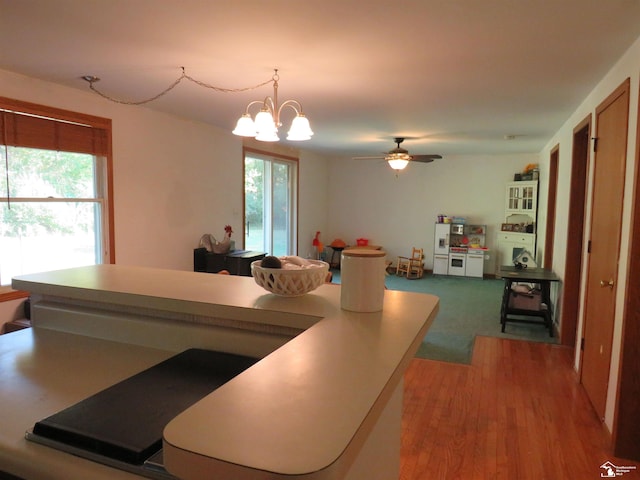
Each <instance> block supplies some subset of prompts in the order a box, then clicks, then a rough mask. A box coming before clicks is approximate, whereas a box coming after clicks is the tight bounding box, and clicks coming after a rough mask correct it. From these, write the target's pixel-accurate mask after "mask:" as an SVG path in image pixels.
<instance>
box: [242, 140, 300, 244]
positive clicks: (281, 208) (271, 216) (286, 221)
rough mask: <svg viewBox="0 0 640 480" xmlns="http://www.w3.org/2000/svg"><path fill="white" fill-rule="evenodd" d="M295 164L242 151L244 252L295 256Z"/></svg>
mask: <svg viewBox="0 0 640 480" xmlns="http://www.w3.org/2000/svg"><path fill="white" fill-rule="evenodd" d="M297 179H298V162H297V161H296V159H293V158H291V157H284V156H280V155H276V154H266V153H265V152H259V151H255V150H251V149H248V148H245V149H244V248H245V249H246V250H255V251H259V252H268V253H269V255H274V256H283V255H295V253H296V245H297V238H296V234H297V226H296V220H297V218H298V216H297V210H298V209H297V205H298V191H297V186H298V180H297Z"/></svg>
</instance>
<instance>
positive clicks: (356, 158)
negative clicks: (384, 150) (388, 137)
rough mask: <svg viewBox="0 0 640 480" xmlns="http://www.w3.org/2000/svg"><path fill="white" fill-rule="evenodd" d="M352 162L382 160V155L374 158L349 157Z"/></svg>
mask: <svg viewBox="0 0 640 480" xmlns="http://www.w3.org/2000/svg"><path fill="white" fill-rule="evenodd" d="M351 159H352V160H384V155H376V156H375V157H351Z"/></svg>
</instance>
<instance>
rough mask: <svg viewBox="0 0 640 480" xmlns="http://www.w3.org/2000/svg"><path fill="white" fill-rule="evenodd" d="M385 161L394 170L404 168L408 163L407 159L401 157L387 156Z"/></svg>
mask: <svg viewBox="0 0 640 480" xmlns="http://www.w3.org/2000/svg"><path fill="white" fill-rule="evenodd" d="M387 163H388V164H389V166H390V167H391V168H393V169H394V170H404V168H405V167H406V166H407V165H408V164H409V160H405V159H402V158H387Z"/></svg>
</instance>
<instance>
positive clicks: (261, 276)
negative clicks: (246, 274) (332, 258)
mask: <svg viewBox="0 0 640 480" xmlns="http://www.w3.org/2000/svg"><path fill="white" fill-rule="evenodd" d="M308 262H309V263H311V264H312V265H313V266H312V267H309V268H301V269H299V270H294V269H285V268H265V267H262V266H261V265H260V264H261V263H262V260H256V261H255V262H252V263H251V274H252V275H253V278H254V280H255V281H256V283H257V284H258V285H260V286H261V287H262V288H264V289H265V290H267V291H269V292H271V293H275V294H276V295H280V296H283V297H298V296H300V295H304V294H305V293H309V292H311V291H312V290H315V289H316V288H318V287H319V286H320V285H322V284H323V283H325V281H326V278H327V272H328V271H329V264H328V263H327V262H322V261H320V260H308Z"/></svg>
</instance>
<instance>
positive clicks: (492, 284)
mask: <svg viewBox="0 0 640 480" xmlns="http://www.w3.org/2000/svg"><path fill="white" fill-rule="evenodd" d="M332 271H333V282H334V283H340V272H339V271H338V270H332ZM385 285H386V286H387V288H388V289H390V290H402V291H407V292H421V293H430V294H433V295H436V296H437V297H439V298H440V311H439V312H438V315H437V317H436V319H435V320H434V322H433V324H432V325H431V328H430V329H429V331H428V333H427V335H426V336H425V338H424V340H423V341H422V344H421V345H420V347H419V349H418V352H417V353H416V356H417V357H420V358H426V359H429V360H441V361H446V362H455V363H466V364H470V363H471V355H472V353H473V344H474V341H475V337H476V335H485V336H490V337H501V338H510V339H518V340H529V341H535V342H547V343H557V339H556V338H555V337H554V338H551V337H549V332H548V330H547V329H546V328H545V327H544V326H543V325H542V324H540V325H537V324H523V323H507V326H506V329H505V332H504V333H502V332H501V331H500V328H501V327H500V302H501V299H502V290H503V288H504V281H503V280H496V279H480V278H465V277H453V276H452V277H450V276H441V275H428V274H427V275H425V276H424V277H423V278H421V279H417V280H407V279H406V278H404V277H397V276H395V275H388V276H387V277H386V279H385Z"/></svg>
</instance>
